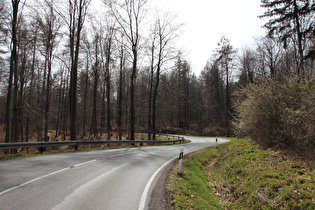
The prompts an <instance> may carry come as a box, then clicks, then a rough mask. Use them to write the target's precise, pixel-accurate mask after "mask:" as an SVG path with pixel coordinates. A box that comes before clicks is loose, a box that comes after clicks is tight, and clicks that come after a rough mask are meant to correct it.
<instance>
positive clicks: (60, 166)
mask: <svg viewBox="0 0 315 210" xmlns="http://www.w3.org/2000/svg"><path fill="white" fill-rule="evenodd" d="M185 138H186V139H189V140H191V143H187V144H181V145H172V146H158V147H137V148H125V149H114V150H99V151H89V152H78V153H67V154H55V155H47V156H40V157H33V158H24V159H16V160H8V161H1V162H0V209H24V210H26V209H32V210H34V209H40V210H43V209H67V210H69V209H76V210H78V209H106V210H110V209H117V210H120V209H128V210H129V209H131V210H132V209H135V210H136V209H148V206H149V203H150V200H151V196H150V195H151V193H152V190H153V189H154V187H155V185H156V182H157V180H158V178H159V177H160V175H161V173H163V169H164V168H165V166H166V165H167V164H169V163H170V162H171V161H172V160H174V159H177V158H178V154H179V151H180V148H184V154H187V153H190V152H193V151H196V150H199V149H202V148H206V147H210V146H214V145H215V138H205V137H190V136H185ZM227 141H228V140H226V139H218V143H219V144H221V143H225V142H227Z"/></svg>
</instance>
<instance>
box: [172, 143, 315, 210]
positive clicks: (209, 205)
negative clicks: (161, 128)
mask: <svg viewBox="0 0 315 210" xmlns="http://www.w3.org/2000/svg"><path fill="white" fill-rule="evenodd" d="M231 140H232V141H231V142H229V143H227V144H224V145H220V147H219V148H218V149H216V148H208V149H205V150H202V151H201V152H198V153H195V154H192V155H189V156H188V157H185V159H184V161H183V169H182V175H178V174H177V170H176V169H174V171H173V172H172V176H171V180H170V184H171V186H170V191H171V194H172V195H173V199H172V205H173V206H174V208H175V209H315V171H314V170H311V169H309V168H308V167H307V166H306V165H305V164H304V163H303V162H299V161H291V160H286V159H285V158H283V157H282V156H280V155H279V153H276V152H272V151H266V150H263V149H260V148H259V146H258V145H257V144H255V143H254V142H252V141H250V140H248V139H238V140H235V139H231Z"/></svg>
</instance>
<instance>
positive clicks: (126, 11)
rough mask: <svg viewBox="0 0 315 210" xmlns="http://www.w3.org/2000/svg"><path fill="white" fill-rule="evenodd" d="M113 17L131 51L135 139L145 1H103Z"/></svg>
mask: <svg viewBox="0 0 315 210" xmlns="http://www.w3.org/2000/svg"><path fill="white" fill-rule="evenodd" d="M104 3H105V4H106V5H107V6H108V7H109V8H110V10H111V12H112V15H113V16H114V17H115V19H116V21H117V23H118V25H119V29H120V30H121V32H122V33H123V34H124V36H125V37H126V39H127V42H128V46H127V49H128V50H129V51H131V54H132V56H133V58H132V71H131V76H130V139H132V140H134V139H135V135H134V134H135V98H134V96H135V84H136V83H135V81H136V77H137V71H138V53H139V48H140V38H141V37H140V28H141V24H142V20H143V18H144V16H145V11H146V10H145V4H146V3H147V0H121V1H112V0H104Z"/></svg>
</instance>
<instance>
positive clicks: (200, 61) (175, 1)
mask: <svg viewBox="0 0 315 210" xmlns="http://www.w3.org/2000/svg"><path fill="white" fill-rule="evenodd" d="M149 2H150V4H152V5H156V6H157V7H159V8H163V9H165V10H168V11H170V12H172V13H175V14H177V16H178V19H179V21H181V22H183V23H184V24H185V26H184V28H183V33H182V35H181V37H180V41H179V44H180V47H182V48H183V49H184V50H185V51H186V52H187V57H186V58H187V60H188V61H190V63H191V65H192V68H193V71H194V72H195V73H196V74H197V75H199V73H200V72H201V70H202V69H203V67H204V66H205V64H206V62H207V60H208V59H209V58H210V56H211V54H212V53H213V50H215V48H216V46H217V42H218V41H219V40H220V37H221V36H222V35H225V36H226V38H228V39H229V40H230V41H231V44H232V45H233V47H234V48H235V49H239V50H241V49H242V48H243V47H245V46H251V45H252V44H253V42H254V40H253V37H257V36H261V35H264V29H262V25H263V24H264V21H263V20H261V19H260V18H258V17H257V16H258V15H261V14H263V12H264V9H263V8H260V0H238V1H236V0H150V1H149Z"/></svg>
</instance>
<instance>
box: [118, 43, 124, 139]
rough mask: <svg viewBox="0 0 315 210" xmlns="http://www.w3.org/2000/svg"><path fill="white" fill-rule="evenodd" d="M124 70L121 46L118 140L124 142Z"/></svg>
mask: <svg viewBox="0 0 315 210" xmlns="http://www.w3.org/2000/svg"><path fill="white" fill-rule="evenodd" d="M123 68H124V50H123V46H121V57H120V64H119V87H118V99H117V101H118V110H117V111H118V120H117V126H118V138H119V140H122V128H121V126H122V85H123Z"/></svg>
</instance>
